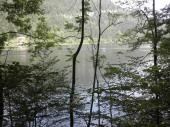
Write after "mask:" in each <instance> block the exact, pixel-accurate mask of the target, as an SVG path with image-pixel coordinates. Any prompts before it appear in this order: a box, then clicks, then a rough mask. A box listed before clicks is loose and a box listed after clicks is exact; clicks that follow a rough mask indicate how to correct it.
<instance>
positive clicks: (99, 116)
mask: <svg viewBox="0 0 170 127" xmlns="http://www.w3.org/2000/svg"><path fill="white" fill-rule="evenodd" d="M97 91H98V92H97V100H98V105H97V106H98V126H99V127H100V124H101V111H100V93H99V80H98V79H97Z"/></svg>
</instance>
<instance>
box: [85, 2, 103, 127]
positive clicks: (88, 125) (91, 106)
mask: <svg viewBox="0 0 170 127" xmlns="http://www.w3.org/2000/svg"><path fill="white" fill-rule="evenodd" d="M98 28H99V34H98V42H97V52H96V61H95V66H94V78H93V88H92V98H91V105H90V114H89V120H88V124H87V127H90V125H91V117H92V111H93V103H94V91H95V85H96V77H97V67H98V62H99V49H100V39H101V0H99V19H98Z"/></svg>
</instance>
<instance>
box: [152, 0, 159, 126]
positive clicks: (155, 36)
mask: <svg viewBox="0 0 170 127" xmlns="http://www.w3.org/2000/svg"><path fill="white" fill-rule="evenodd" d="M153 20H154V35H153V53H154V54H153V57H154V67H157V66H158V54H157V53H158V51H157V45H158V29H157V16H156V12H155V0H153ZM158 78H159V77H158V70H157V69H156V70H155V86H157V85H158ZM158 99H159V93H156V100H157V101H158ZM156 124H157V127H159V126H160V111H159V105H158V108H157V109H156Z"/></svg>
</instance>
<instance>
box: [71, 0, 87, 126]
mask: <svg viewBox="0 0 170 127" xmlns="http://www.w3.org/2000/svg"><path fill="white" fill-rule="evenodd" d="M81 11H82V21H81V40H80V44H79V46H78V48H77V51H76V52H75V53H74V54H73V61H72V62H73V63H72V86H71V93H70V127H74V93H75V83H76V60H77V56H78V54H79V52H80V50H81V47H82V45H83V42H84V20H85V18H84V17H85V16H84V15H85V14H84V11H85V9H84V0H82V10H81Z"/></svg>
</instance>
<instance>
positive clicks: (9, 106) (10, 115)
mask: <svg viewBox="0 0 170 127" xmlns="http://www.w3.org/2000/svg"><path fill="white" fill-rule="evenodd" d="M7 95H8V108H9V119H10V122H11V127H13V118H12V110H11V98H10V93H9V92H8V93H7Z"/></svg>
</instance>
